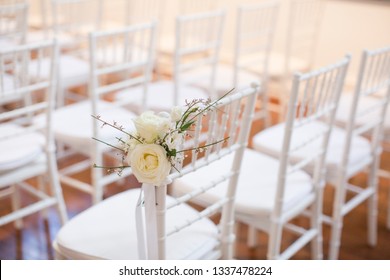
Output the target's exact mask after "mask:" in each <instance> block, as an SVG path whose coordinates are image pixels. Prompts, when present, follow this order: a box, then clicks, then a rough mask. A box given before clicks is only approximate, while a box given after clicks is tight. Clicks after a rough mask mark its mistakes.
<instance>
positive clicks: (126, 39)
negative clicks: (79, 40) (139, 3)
mask: <svg viewBox="0 0 390 280" xmlns="http://www.w3.org/2000/svg"><path fill="white" fill-rule="evenodd" d="M155 40H156V24H155V23H145V24H139V25H135V26H131V27H126V28H121V29H118V30H113V31H101V32H92V33H91V34H90V39H89V50H90V54H91V60H90V69H91V72H90V76H89V80H90V93H89V98H88V100H84V101H81V102H77V103H74V104H71V105H68V106H64V107H61V108H58V109H57V110H56V111H55V113H54V123H55V128H54V133H55V137H56V140H57V141H58V142H59V143H62V144H64V145H65V146H66V147H67V148H69V149H70V151H74V152H77V153H79V154H81V155H84V156H85V157H86V158H84V159H82V160H81V161H77V162H75V163H72V164H70V165H69V166H66V167H64V168H63V169H61V170H60V179H61V182H63V183H64V184H67V185H69V186H72V187H75V188H77V189H79V190H81V191H84V192H87V193H89V194H91V196H92V200H93V203H97V202H99V201H100V200H102V199H103V194H104V188H105V186H107V185H108V184H110V183H113V182H115V181H119V180H121V179H122V178H124V177H126V176H128V175H129V174H131V170H130V169H126V170H124V171H123V173H122V177H119V176H118V175H117V174H115V173H111V174H107V172H106V171H105V168H104V167H103V164H104V163H107V162H110V159H111V162H112V159H113V157H112V156H111V157H110V156H109V155H110V152H111V155H112V154H114V156H115V155H116V154H115V151H114V153H113V151H112V148H113V147H110V146H107V145H104V144H102V143H101V142H99V141H97V140H93V139H100V141H105V142H112V141H115V142H118V146H120V140H119V137H120V136H122V133H121V132H120V131H119V129H115V128H113V127H112V126H115V123H118V124H123V125H124V128H126V129H127V130H128V131H132V130H133V126H132V125H129V123H131V120H132V119H133V118H134V117H135V115H134V113H132V112H131V111H129V110H127V109H126V108H125V107H128V106H131V105H133V104H131V103H130V104H129V103H127V102H122V101H121V102H110V101H112V99H113V95H115V93H116V92H117V91H120V90H123V89H128V88H131V87H135V86H139V87H141V88H142V94H143V95H147V85H148V84H149V83H150V80H151V75H152V65H153V64H152V62H153V58H154V51H155ZM140 49H142V52H140V51H139V50H140ZM141 100H143V98H141ZM93 116H94V117H95V118H98V117H99V116H101V117H102V119H104V120H106V121H107V122H108V124H107V125H104V126H103V128H100V125H99V124H98V123H97V122H95V121H94V119H93ZM117 138H118V139H117ZM114 150H115V149H114ZM107 157H108V158H107ZM93 164H96V165H97V166H98V167H92V166H93ZM117 164H119V165H122V164H121V162H119V163H117ZM89 168H91V180H90V181H89V180H87V181H85V180H79V179H77V176H75V175H77V173H80V172H81V171H82V170H85V169H89Z"/></svg>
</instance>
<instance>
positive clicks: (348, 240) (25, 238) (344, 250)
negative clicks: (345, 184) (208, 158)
mask: <svg viewBox="0 0 390 280" xmlns="http://www.w3.org/2000/svg"><path fill="white" fill-rule="evenodd" d="M73 159H75V158H73ZM60 165H61V162H60ZM382 166H383V167H384V168H386V169H387V170H390V153H384V155H383V158H382ZM80 176H81V177H83V178H84V179H85V180H87V178H89V177H88V176H89V174H88V173H83V174H81V175H80ZM32 183H34V181H32ZM354 183H355V184H357V185H364V183H365V175H364V174H361V175H359V176H357V178H355V179H354ZM137 186H138V184H137V183H136V182H135V180H134V178H128V179H126V181H125V182H124V183H122V184H112V185H110V186H109V187H108V188H107V192H106V194H105V196H106V197H107V196H110V195H113V194H115V193H118V192H120V191H123V190H126V189H128V188H129V187H137ZM389 189H390V182H389V180H388V179H381V180H380V186H379V209H378V213H379V216H378V244H377V246H376V247H374V248H372V247H370V246H368V245H367V242H366V240H367V235H366V216H367V215H366V213H367V211H366V204H363V205H361V206H359V207H358V208H356V209H354V210H353V211H352V212H351V213H349V214H348V215H347V216H346V217H345V219H344V228H343V235H342V245H341V250H340V256H339V258H340V259H361V260H377V259H387V260H390V230H388V229H386V226H385V223H386V209H387V208H386V207H387V205H386V201H387V195H388V191H389ZM63 193H64V197H65V201H66V205H67V209H68V214H69V217H70V218H71V217H73V216H74V215H76V214H77V213H79V212H81V211H83V210H84V209H87V208H88V207H89V206H91V198H90V196H89V195H87V194H85V193H82V192H80V191H77V190H74V189H72V188H70V187H68V186H66V185H63ZM332 195H333V191H332V187H330V186H328V187H327V188H326V189H325V200H324V212H325V213H330V211H331V205H332ZM23 200H24V202H25V203H28V202H29V201H31V199H30V198H29V197H28V196H27V195H24V196H23ZM8 211H10V199H7V198H6V199H2V200H0V215H2V214H5V213H7V212H8ZM47 217H48V218H47V219H44V218H43V217H42V214H35V215H32V216H30V217H27V218H25V219H24V228H23V229H22V230H16V229H15V228H14V226H13V224H12V223H11V224H8V225H5V226H2V227H0V259H53V249H52V246H51V243H52V241H53V240H54V238H55V235H56V233H57V232H58V230H59V228H60V224H59V217H58V215H57V212H56V210H55V209H50V210H49V211H48V212H47ZM297 222H298V223H301V224H304V223H306V220H305V219H304V218H298V219H297ZM329 232H330V231H329V227H328V226H326V225H324V229H323V233H324V254H325V258H326V257H327V250H328V240H329ZM246 233H247V227H246V226H245V225H241V224H239V225H238V227H237V245H236V258H238V259H265V258H266V250H267V235H266V234H264V233H259V234H258V240H259V242H258V245H257V246H256V247H255V248H248V246H247V245H246ZM294 237H295V236H293V235H291V234H289V233H288V232H286V233H284V235H283V244H284V245H285V244H287V242H291V241H292V240H293V239H294ZM293 258H294V259H310V247H309V246H307V247H305V248H304V249H302V250H301V251H300V252H299V253H298V254H297V255H295V256H294V257H293Z"/></svg>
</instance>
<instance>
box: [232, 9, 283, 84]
mask: <svg viewBox="0 0 390 280" xmlns="http://www.w3.org/2000/svg"><path fill="white" fill-rule="evenodd" d="M278 10H279V1H267V2H262V3H259V4H247V5H241V6H239V7H238V16H237V27H236V40H235V51H234V53H235V54H234V57H235V60H234V64H235V68H236V69H237V70H238V71H239V70H240V69H245V68H247V67H248V66H249V67H250V69H251V70H252V71H253V70H255V71H256V72H257V73H259V76H260V77H259V79H260V80H261V81H264V82H266V80H267V72H268V70H267V69H268V61H269V53H270V51H271V47H272V41H273V37H274V32H275V27H276V22H277V16H278ZM238 71H235V72H236V73H237V72H238ZM238 78H239V77H238V75H235V77H234V79H235V81H234V84H235V85H237V84H238Z"/></svg>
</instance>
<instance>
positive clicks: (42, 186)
mask: <svg viewBox="0 0 390 280" xmlns="http://www.w3.org/2000/svg"><path fill="white" fill-rule="evenodd" d="M37 180H38V189H39V190H40V191H41V192H43V193H46V182H45V177H44V176H38V178H37ZM41 215H42V217H43V218H44V219H46V220H47V218H48V211H47V208H45V209H42V210H41Z"/></svg>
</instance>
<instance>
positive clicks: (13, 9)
mask: <svg viewBox="0 0 390 280" xmlns="http://www.w3.org/2000/svg"><path fill="white" fill-rule="evenodd" d="M27 15H28V5H27V4H26V3H22V2H20V3H5V4H1V5H0V50H4V49H9V48H13V47H14V46H16V45H19V44H22V43H24V42H25V39H26V32H27Z"/></svg>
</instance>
